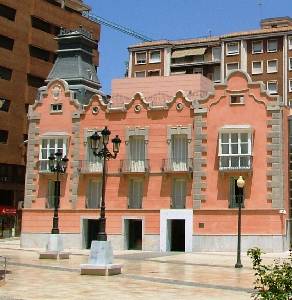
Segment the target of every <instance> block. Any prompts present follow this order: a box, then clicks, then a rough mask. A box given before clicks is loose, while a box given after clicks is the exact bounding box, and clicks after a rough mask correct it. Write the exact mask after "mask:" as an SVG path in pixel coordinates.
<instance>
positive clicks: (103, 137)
mask: <svg viewBox="0 0 292 300" xmlns="http://www.w3.org/2000/svg"><path fill="white" fill-rule="evenodd" d="M110 134H111V132H110V131H109V130H108V128H107V126H105V128H104V129H103V130H102V131H101V132H95V133H94V134H93V135H92V136H91V137H90V141H91V149H92V150H93V154H94V155H95V156H98V157H101V158H103V168H102V195H101V207H100V218H99V223H98V224H99V230H98V233H97V240H98V241H107V234H106V217H105V180H106V162H107V160H109V159H115V158H116V157H117V155H118V153H119V149H120V144H121V139H120V138H119V136H118V135H116V136H115V138H113V139H112V143H113V154H112V153H111V152H110V151H109V150H108V148H107V146H108V142H109V136H110Z"/></svg>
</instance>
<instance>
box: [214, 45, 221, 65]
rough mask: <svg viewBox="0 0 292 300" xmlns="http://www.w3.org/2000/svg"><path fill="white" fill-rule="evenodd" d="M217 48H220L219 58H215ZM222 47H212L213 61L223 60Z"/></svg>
mask: <svg viewBox="0 0 292 300" xmlns="http://www.w3.org/2000/svg"><path fill="white" fill-rule="evenodd" d="M215 49H216V50H217V51H218V49H219V51H218V52H220V56H219V58H218V59H215V55H214V51H215ZM221 50H222V49H221V47H213V48H212V61H213V62H216V61H218V62H219V61H220V60H221Z"/></svg>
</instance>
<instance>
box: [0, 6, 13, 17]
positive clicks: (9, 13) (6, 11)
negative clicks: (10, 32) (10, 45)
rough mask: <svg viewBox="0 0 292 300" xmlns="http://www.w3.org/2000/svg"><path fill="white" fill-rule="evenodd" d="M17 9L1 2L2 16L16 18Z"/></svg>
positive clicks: (0, 13) (0, 10) (0, 12)
mask: <svg viewBox="0 0 292 300" xmlns="http://www.w3.org/2000/svg"><path fill="white" fill-rule="evenodd" d="M15 15H16V10H15V9H14V8H12V7H9V6H6V5H4V4H0V16H1V17H4V18H6V19H8V20H10V21H14V20H15Z"/></svg>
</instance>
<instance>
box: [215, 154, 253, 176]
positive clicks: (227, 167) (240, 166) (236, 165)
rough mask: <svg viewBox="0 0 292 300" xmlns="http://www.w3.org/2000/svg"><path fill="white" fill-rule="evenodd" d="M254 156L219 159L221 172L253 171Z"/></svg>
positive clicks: (222, 157)
mask: <svg viewBox="0 0 292 300" xmlns="http://www.w3.org/2000/svg"><path fill="white" fill-rule="evenodd" d="M251 170H252V156H251V155H232V156H220V157H219V171H222V172H236V171H251Z"/></svg>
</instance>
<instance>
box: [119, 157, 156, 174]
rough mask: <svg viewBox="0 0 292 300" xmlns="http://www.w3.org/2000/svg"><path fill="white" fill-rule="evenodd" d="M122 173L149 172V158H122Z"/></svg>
mask: <svg viewBox="0 0 292 300" xmlns="http://www.w3.org/2000/svg"><path fill="white" fill-rule="evenodd" d="M120 172H121V173H125V174H126V173H149V172H150V165H149V159H144V160H138V161H136V160H121V165H120Z"/></svg>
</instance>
